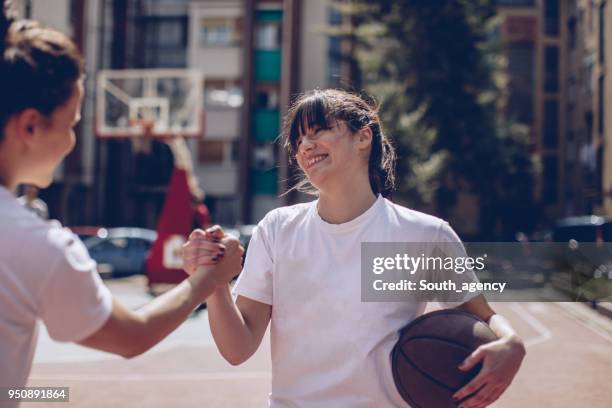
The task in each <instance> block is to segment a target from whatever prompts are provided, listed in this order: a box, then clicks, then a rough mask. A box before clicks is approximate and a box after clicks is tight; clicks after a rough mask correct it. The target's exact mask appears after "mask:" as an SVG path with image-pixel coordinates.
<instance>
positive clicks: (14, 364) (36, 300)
mask: <svg viewBox="0 0 612 408" xmlns="http://www.w3.org/2000/svg"><path fill="white" fill-rule="evenodd" d="M111 310H112V295H111V293H110V292H109V290H108V289H107V288H106V286H104V284H103V283H102V280H101V279H100V277H99V275H98V273H97V270H96V263H95V261H93V260H92V259H91V258H90V257H89V254H88V252H87V249H86V248H85V246H84V245H83V243H82V242H81V241H80V240H79V239H78V238H77V236H76V235H74V234H72V233H71V232H70V231H69V230H67V229H64V228H62V227H61V225H60V224H59V222H57V221H43V220H41V219H40V218H39V217H37V216H36V215H35V214H34V213H32V212H31V211H29V210H27V209H26V208H24V207H23V206H21V205H20V204H19V203H18V201H17V200H16V199H15V197H14V196H13V195H12V194H11V193H10V192H9V191H8V190H7V189H6V188H4V187H1V186H0V387H22V386H24V385H25V384H26V381H27V378H28V374H29V372H30V366H31V364H32V358H33V356H34V349H35V347H36V340H37V337H38V330H37V321H38V320H39V319H41V320H42V321H43V322H44V324H45V325H46V327H47V330H48V332H49V335H50V336H51V337H52V338H53V339H55V340H57V341H71V342H78V341H80V340H83V339H85V338H87V337H89V336H90V335H91V334H93V333H95V332H96V331H97V330H98V329H99V328H101V327H102V325H103V324H104V323H105V322H106V321H107V320H108V317H109V316H110V313H111ZM2 406H5V405H2Z"/></svg>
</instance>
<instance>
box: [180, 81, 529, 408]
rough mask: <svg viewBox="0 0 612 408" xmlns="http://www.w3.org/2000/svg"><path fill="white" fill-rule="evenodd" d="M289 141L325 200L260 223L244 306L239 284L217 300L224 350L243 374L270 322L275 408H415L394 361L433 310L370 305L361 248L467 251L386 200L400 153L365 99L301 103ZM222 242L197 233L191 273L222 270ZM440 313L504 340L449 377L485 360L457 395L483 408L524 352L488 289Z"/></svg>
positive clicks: (213, 320) (215, 233)
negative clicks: (404, 339) (457, 312)
mask: <svg viewBox="0 0 612 408" xmlns="http://www.w3.org/2000/svg"><path fill="white" fill-rule="evenodd" d="M284 140H285V146H286V147H287V149H288V150H289V153H290V156H291V157H292V158H294V159H295V162H296V163H297V165H298V166H299V169H300V170H301V171H302V173H303V175H304V176H305V178H304V179H303V180H302V181H301V182H300V183H299V184H298V185H297V186H296V188H299V189H301V190H302V191H304V189H308V188H309V189H308V191H309V192H312V193H314V194H315V195H316V196H317V199H316V200H314V201H312V202H309V203H301V204H296V205H293V206H288V207H281V208H277V209H274V210H272V211H270V212H269V213H268V214H267V215H266V216H265V217H264V218H263V219H262V220H261V221H260V222H259V224H258V225H257V228H256V229H255V231H254V233H253V236H252V238H251V241H250V243H249V251H248V253H247V257H246V260H245V263H244V268H243V271H242V274H241V275H240V277H239V278H238V281H237V282H236V285H235V286H234V295H235V301H234V298H233V297H232V294H231V293H230V291H229V285H228V283H229V279H226V280H225V282H226V284H225V286H224V288H223V290H217V291H216V292H215V293H214V294H213V295H212V296H210V298H208V300H207V305H208V317H209V321H210V325H211V330H212V333H213V337H214V339H215V343H216V344H217V347H218V348H219V351H220V352H221V355H223V356H224V357H225V358H226V359H227V360H228V361H229V362H230V363H231V364H240V363H242V362H244V361H246V360H247V359H248V358H249V357H250V356H251V355H252V354H253V353H254V352H255V350H257V348H258V347H259V345H260V343H261V341H262V338H263V335H264V333H265V332H266V329H267V327H268V325H269V324H270V323H271V329H270V333H271V343H272V393H271V394H270V406H271V407H273V408H277V407H278V408H281V407H288V406H292V407H293V406H296V407H297V406H300V407H314V406H325V407H363V408H365V407H406V406H407V405H406V403H405V402H403V401H402V397H401V396H400V395H399V393H398V391H397V389H396V388H395V386H394V383H393V375H392V370H391V359H390V354H391V350H392V349H393V346H394V343H395V342H396V341H397V339H398V333H399V331H400V329H401V328H402V327H403V326H405V325H406V324H407V323H408V322H410V321H412V320H413V319H415V318H416V317H418V316H419V315H420V314H422V313H423V311H424V310H425V306H426V305H425V303H424V302H423V301H421V300H420V299H418V298H417V296H416V295H414V294H412V293H411V292H410V291H408V292H407V293H406V297H405V298H404V299H405V301H404V302H365V301H362V288H361V279H360V270H361V265H360V261H361V256H360V255H361V249H362V248H361V246H362V243H366V242H378V243H393V242H395V243H397V242H402V243H403V242H412V243H419V245H421V246H422V247H423V254H424V255H423V256H427V257H431V256H432V254H435V253H437V251H440V250H443V252H447V250H446V248H448V244H449V243H452V244H454V245H452V246H451V247H452V248H453V249H454V252H456V253H452V254H450V253H449V254H448V255H449V256H452V257H453V258H454V259H465V258H466V257H467V254H466V253H465V249H464V248H463V246H462V245H461V241H460V240H459V237H457V235H456V234H455V232H454V231H453V230H452V228H451V227H450V226H449V225H448V223H447V222H445V221H443V220H441V219H439V218H436V217H433V216H431V215H427V214H423V213H420V212H418V211H414V210H411V209H408V208H405V207H402V206H400V205H398V204H395V203H393V202H391V201H390V200H388V199H387V198H386V196H388V195H389V194H390V192H391V191H392V190H393V184H394V172H393V166H394V162H395V153H394V151H393V148H392V146H391V144H390V143H389V141H388V139H387V137H386V136H385V135H384V133H383V131H382V127H381V124H380V120H379V117H378V113H377V111H376V108H375V107H373V106H371V105H370V104H368V103H367V102H366V101H365V100H364V99H362V98H361V97H360V96H358V95H354V94H351V93H348V92H345V91H341V90H333V89H327V90H314V91H311V92H308V93H306V94H304V95H303V96H300V97H298V98H297V100H296V101H295V102H294V103H293V105H292V106H291V107H290V109H289V113H288V115H287V117H286V119H285V127H284ZM222 236H223V232H222V231H221V229H220V228H218V227H217V228H213V229H210V230H208V231H206V232H203V231H195V232H194V233H193V234H192V236H191V237H190V241H189V242H188V243H187V244H186V245H185V247H184V248H185V250H184V253H183V256H184V261H185V269H186V270H187V272H188V273H194V272H195V271H197V270H198V267H199V266H200V267H201V266H203V265H209V264H210V263H211V262H212V263H213V264H214V262H215V258H214V256H215V255H214V252H211V251H210V250H207V248H206V246H205V245H206V244H208V245H210V244H211V243H212V242H211V241H214V239H219V238H221V237H222ZM445 247H446V248H445ZM420 255H421V252H419V254H418V256H420ZM374 256H377V255H374ZM425 272H427V271H425ZM435 275H436V274H435V273H431V274H427V275H424V276H425V277H427V278H428V279H433V278H435ZM219 278H220V279H221V278H222V276H221V275H220V274H219ZM454 282H456V284H457V287H459V285H463V284H468V285H469V284H472V283H477V282H478V278H477V277H476V275H475V273H474V271H473V270H472V269H470V270H466V271H465V272H463V273H458V274H456V277H455V278H454ZM398 286H399V289H401V285H398ZM468 287H469V286H468ZM395 289H398V288H395ZM442 303H443V306H446V307H460V308H463V309H465V310H467V311H470V312H472V313H474V314H476V315H478V316H479V317H480V318H482V319H483V320H486V321H488V322H489V324H490V326H491V328H492V329H493V331H494V332H495V333H496V334H497V335H498V337H499V338H500V339H499V340H498V341H495V342H493V343H491V344H487V346H486V347H482V348H478V349H477V351H475V353H474V354H473V355H472V356H471V357H469V358H468V359H467V360H466V361H465V363H464V364H463V365H462V366H461V367H460V368H457V367H455V366H452V367H451V369H452V370H455V369H465V370H469V369H470V368H471V367H473V366H475V365H476V364H477V363H480V362H483V369H482V370H481V372H480V373H481V374H479V375H478V376H477V377H475V378H474V380H472V382H470V383H469V384H468V385H466V387H465V388H462V389H461V390H456V391H457V394H456V395H455V396H456V397H458V398H460V399H463V398H464V397H466V396H467V395H470V394H472V393H473V391H476V390H478V393H477V394H475V396H471V397H470V398H468V399H467V400H465V401H464V402H463V403H462V405H461V408H483V407H484V406H486V405H488V404H489V403H491V402H492V401H494V400H495V399H497V398H498V397H499V395H501V393H502V392H503V391H504V390H505V388H506V387H507V386H508V385H509V384H510V381H511V380H512V378H513V377H514V375H515V374H516V372H517V370H518V367H519V366H520V363H521V360H522V358H523V355H524V348H523V346H522V342H521V340H520V339H519V338H518V337H517V336H516V334H515V332H514V330H513V329H512V327H510V326H509V324H508V323H507V321H506V320H505V319H503V317H501V316H499V315H495V313H494V312H493V311H492V310H491V308H490V307H489V306H488V304H487V302H486V300H485V299H484V297H483V296H482V295H481V294H480V292H478V291H473V292H470V291H467V292H463V293H461V294H458V295H457V296H453V300H452V301H449V302H442ZM295 350H299V352H297V353H296V352H295ZM483 385H484V386H483ZM481 386H483V387H482V388H480V387H481ZM474 387H476V389H474Z"/></svg>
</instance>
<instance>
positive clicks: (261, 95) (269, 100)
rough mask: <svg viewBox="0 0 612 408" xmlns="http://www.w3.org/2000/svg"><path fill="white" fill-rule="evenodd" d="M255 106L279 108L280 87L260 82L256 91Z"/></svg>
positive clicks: (259, 107) (258, 107)
mask: <svg viewBox="0 0 612 408" xmlns="http://www.w3.org/2000/svg"><path fill="white" fill-rule="evenodd" d="M255 108H257V109H278V108H279V91H278V87H274V86H266V85H264V84H260V85H258V86H257V90H256V91H255Z"/></svg>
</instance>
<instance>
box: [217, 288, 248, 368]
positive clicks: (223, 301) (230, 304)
mask: <svg viewBox="0 0 612 408" xmlns="http://www.w3.org/2000/svg"><path fill="white" fill-rule="evenodd" d="M206 306H207V308H208V321H209V323H210V329H211V331H212V335H213V338H214V339H215V343H216V344H217V348H218V349H219V352H220V353H221V355H222V356H223V357H224V358H225V359H226V360H227V361H228V362H229V363H230V364H232V365H237V364H241V363H243V362H244V361H246V360H247V359H248V358H249V357H250V356H251V355H252V354H253V353H254V352H255V351H256V349H257V347H258V345H259V344H257V342H256V341H255V337H254V335H253V333H252V331H251V330H250V328H249V326H248V324H247V323H246V322H245V320H244V318H243V316H242V313H241V312H240V310H239V309H238V307H237V306H236V305H235V304H234V301H233V299H232V296H231V294H230V291H229V285H228V286H225V287H222V288H219V289H217V290H216V291H215V292H214V293H213V294H212V295H211V296H210V297H209V298H208V299H207V301H206Z"/></svg>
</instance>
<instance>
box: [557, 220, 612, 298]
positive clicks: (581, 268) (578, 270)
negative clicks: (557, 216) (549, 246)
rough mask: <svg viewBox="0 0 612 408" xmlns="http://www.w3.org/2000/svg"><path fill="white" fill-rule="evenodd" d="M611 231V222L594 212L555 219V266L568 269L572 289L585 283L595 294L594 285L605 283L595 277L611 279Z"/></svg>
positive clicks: (595, 286) (583, 286) (582, 286)
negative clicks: (592, 213)
mask: <svg viewBox="0 0 612 408" xmlns="http://www.w3.org/2000/svg"><path fill="white" fill-rule="evenodd" d="M611 233H612V221H610V220H608V219H606V218H604V217H600V216H596V215H586V216H580V217H569V218H564V219H561V220H559V221H557V223H556V225H555V228H554V230H553V241H554V242H556V243H560V244H557V245H558V248H557V261H558V262H557V265H556V266H557V268H558V269H559V270H566V271H569V272H570V274H571V275H570V279H571V285H572V287H573V288H581V289H584V288H586V287H587V286H585V285H588V287H589V290H590V291H591V292H593V293H597V290H595V289H597V287H598V286H601V285H602V284H605V285H607V282H602V281H601V280H599V279H600V278H602V277H605V278H607V279H611V278H612V272H610V271H612V252H611V251H610V245H609V243H610V242H612V239H611V238H612V236H611V235H612V234H611ZM606 243H608V244H606ZM593 288H595V289H593ZM591 297H594V296H591Z"/></svg>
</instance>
